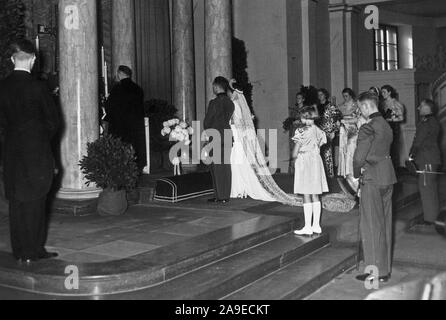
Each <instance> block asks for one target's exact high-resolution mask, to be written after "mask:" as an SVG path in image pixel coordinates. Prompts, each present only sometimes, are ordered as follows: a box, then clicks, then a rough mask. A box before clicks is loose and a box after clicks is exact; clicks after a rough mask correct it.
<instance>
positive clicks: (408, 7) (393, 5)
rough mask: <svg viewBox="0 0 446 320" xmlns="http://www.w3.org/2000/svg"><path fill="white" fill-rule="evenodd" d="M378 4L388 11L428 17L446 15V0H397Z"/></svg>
mask: <svg viewBox="0 0 446 320" xmlns="http://www.w3.org/2000/svg"><path fill="white" fill-rule="evenodd" d="M377 6H378V7H379V8H382V9H385V10H388V11H393V12H398V13H404V14H410V15H416V16H422V17H427V18H441V17H446V0H395V1H392V2H384V3H379V4H377Z"/></svg>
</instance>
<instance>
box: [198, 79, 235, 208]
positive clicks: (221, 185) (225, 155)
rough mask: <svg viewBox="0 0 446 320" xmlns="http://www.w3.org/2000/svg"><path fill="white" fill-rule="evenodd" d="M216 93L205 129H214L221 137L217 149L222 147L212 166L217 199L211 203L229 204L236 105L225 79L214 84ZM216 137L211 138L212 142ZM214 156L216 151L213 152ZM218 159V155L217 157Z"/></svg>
mask: <svg viewBox="0 0 446 320" xmlns="http://www.w3.org/2000/svg"><path fill="white" fill-rule="evenodd" d="M213 87H214V93H215V95H216V96H217V97H216V98H215V99H214V100H212V101H211V102H210V104H209V108H208V112H207V114H206V118H205V119H204V129H205V130H210V129H213V130H215V131H217V132H218V133H219V135H220V139H221V145H219V146H215V147H221V149H220V150H221V157H218V159H216V158H214V162H213V163H212V164H211V174H212V181H213V183H214V190H215V198H213V199H210V200H209V202H217V203H227V202H229V198H230V197H231V184H232V172H231V164H230V158H231V152H232V131H231V125H230V122H231V118H232V116H233V114H234V109H235V106H234V103H233V102H232V101H231V99H230V98H229V96H228V92H229V81H228V80H227V79H226V78H223V77H217V78H216V79H215V80H214V83H213ZM214 138H215V137H211V138H210V139H211V140H210V142H212V141H213V139H214ZM213 151H214V152H213V154H210V156H211V157H212V156H214V154H216V153H215V150H213ZM216 157H217V155H216Z"/></svg>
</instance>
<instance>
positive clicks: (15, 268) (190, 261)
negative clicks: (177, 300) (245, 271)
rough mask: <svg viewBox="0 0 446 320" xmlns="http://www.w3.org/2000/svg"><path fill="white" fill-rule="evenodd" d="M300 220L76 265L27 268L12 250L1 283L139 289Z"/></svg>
mask: <svg viewBox="0 0 446 320" xmlns="http://www.w3.org/2000/svg"><path fill="white" fill-rule="evenodd" d="M297 225H299V219H298V218H295V219H293V218H286V217H272V216H261V217H258V218H254V219H251V220H248V221H245V222H241V223H237V224H234V225H231V226H228V227H225V228H221V229H218V230H216V231H213V232H210V233H207V234H204V235H200V236H197V237H194V238H192V239H190V240H186V241H183V242H181V243H177V244H173V245H170V246H166V247H161V248H159V249H155V250H153V251H150V252H148V253H144V254H141V255H138V256H134V257H131V258H128V259H123V260H119V261H112V262H104V263H86V264H82V265H76V264H72V263H70V262H69V261H60V260H55V261H41V262H39V263H36V264H33V265H31V266H29V267H27V266H19V265H18V264H17V262H16V261H14V260H13V259H12V258H11V256H10V255H9V254H6V253H0V266H1V267H0V283H1V284H2V285H4V286H7V287H11V288H15V289H20V290H26V291H30V292H34V293H41V294H49V295H68V296H97V295H108V294H114V293H120V292H128V291H135V290H139V289H141V288H146V287H149V286H155V285H158V284H161V283H163V282H165V281H168V280H171V279H173V278H176V277H178V276H181V275H183V274H185V273H188V272H191V271H193V270H195V269H197V268H201V267H203V266H205V265H208V264H211V263H213V262H215V261H219V260H221V259H224V258H226V257H228V256H231V255H234V254H237V253H239V252H242V251H244V250H247V249H249V248H252V247H255V246H258V245H260V244H262V243H265V242H268V241H270V240H272V239H276V238H278V237H281V236H283V235H284V234H287V233H289V232H291V231H292V230H294V229H295V228H296V226H297ZM323 239H325V237H324V238H323ZM327 239H328V238H327ZM319 241H320V240H319ZM327 241H328V240H327ZM70 265H76V267H77V268H78V269H79V276H80V282H79V285H80V287H79V289H78V290H76V291H75V292H73V291H69V290H67V289H66V288H65V280H66V277H67V276H66V274H65V271H66V267H67V266H70Z"/></svg>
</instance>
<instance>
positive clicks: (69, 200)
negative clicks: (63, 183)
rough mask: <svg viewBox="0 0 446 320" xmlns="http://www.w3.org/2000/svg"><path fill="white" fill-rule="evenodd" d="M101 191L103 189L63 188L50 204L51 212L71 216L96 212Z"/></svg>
mask: <svg viewBox="0 0 446 320" xmlns="http://www.w3.org/2000/svg"><path fill="white" fill-rule="evenodd" d="M101 192H102V190H101V189H87V190H69V189H61V190H59V192H57V194H56V196H55V198H54V200H53V201H52V203H51V204H50V206H51V212H52V213H55V214H62V215H71V216H86V215H93V214H96V209H97V204H98V197H99V194H100V193H101Z"/></svg>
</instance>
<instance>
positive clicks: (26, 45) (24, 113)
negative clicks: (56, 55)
mask: <svg viewBox="0 0 446 320" xmlns="http://www.w3.org/2000/svg"><path fill="white" fill-rule="evenodd" d="M11 49H12V58H11V59H12V62H13V63H14V65H15V70H14V72H13V73H12V74H11V75H10V76H9V77H7V78H6V79H5V80H3V81H2V82H1V83H0V125H1V126H2V128H3V130H4V134H5V143H4V149H3V150H4V153H3V165H4V171H3V173H4V183H5V193H6V197H7V198H8V200H9V216H10V229H11V230H10V232H11V246H12V251H13V255H14V257H15V258H16V259H17V260H19V261H22V262H27V263H31V262H32V261H36V260H39V259H48V258H53V257H56V256H57V254H56V253H49V252H47V251H46V250H45V242H46V232H47V230H46V225H47V224H46V201H47V195H48V193H49V191H50V188H51V185H52V183H53V178H54V173H55V164H54V157H53V153H52V150H51V139H52V137H53V136H54V135H55V134H56V133H57V130H58V128H59V126H60V119H59V116H58V115H59V113H58V112H57V109H56V105H55V103H54V100H53V98H52V96H51V94H50V92H49V90H48V88H47V87H46V86H45V84H44V83H43V82H41V81H37V80H34V79H33V78H32V77H31V70H32V68H33V65H34V62H35V60H36V55H35V48H34V45H33V44H32V42H30V41H28V40H20V41H17V42H16V43H14V44H13V45H12V46H11Z"/></svg>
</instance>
